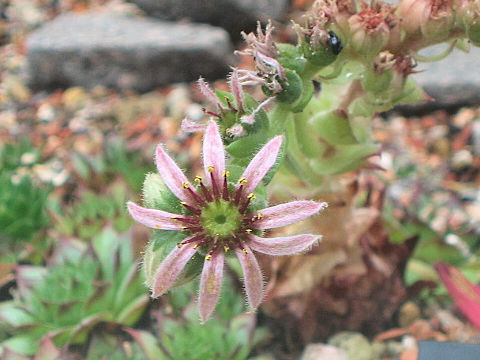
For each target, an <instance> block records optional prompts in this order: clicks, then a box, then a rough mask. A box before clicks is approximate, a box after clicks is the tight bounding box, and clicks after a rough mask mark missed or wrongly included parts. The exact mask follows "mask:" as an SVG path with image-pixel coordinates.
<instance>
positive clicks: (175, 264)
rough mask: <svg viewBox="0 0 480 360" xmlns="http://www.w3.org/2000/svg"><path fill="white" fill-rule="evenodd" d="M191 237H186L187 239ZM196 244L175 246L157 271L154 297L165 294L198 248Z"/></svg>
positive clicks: (153, 288)
mask: <svg viewBox="0 0 480 360" xmlns="http://www.w3.org/2000/svg"><path fill="white" fill-rule="evenodd" d="M188 239H189V238H186V239H185V241H187V240H188ZM193 247H194V244H186V245H183V246H182V247H180V248H179V247H178V246H175V248H174V249H173V250H172V252H171V253H170V254H168V256H167V257H166V258H165V260H163V262H162V263H161V264H160V266H159V267H158V269H157V272H156V273H155V280H154V281H153V287H152V297H153V298H156V297H159V296H160V295H163V294H164V293H165V292H166V291H167V290H168V289H169V288H170V287H171V286H172V285H173V283H174V282H175V280H177V278H178V276H179V275H180V273H181V272H182V270H183V268H184V267H185V265H186V264H187V262H188V261H189V260H190V259H191V257H192V256H193V255H194V254H195V252H196V250H195V249H194V248H193Z"/></svg>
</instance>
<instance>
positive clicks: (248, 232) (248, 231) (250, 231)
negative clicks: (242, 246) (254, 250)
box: [245, 229, 253, 235]
mask: <svg viewBox="0 0 480 360" xmlns="http://www.w3.org/2000/svg"><path fill="white" fill-rule="evenodd" d="M252 231H253V230H252V229H245V232H246V233H247V234H249V235H250V234H251V233H252Z"/></svg>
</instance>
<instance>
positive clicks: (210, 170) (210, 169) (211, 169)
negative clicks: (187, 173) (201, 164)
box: [207, 165, 215, 172]
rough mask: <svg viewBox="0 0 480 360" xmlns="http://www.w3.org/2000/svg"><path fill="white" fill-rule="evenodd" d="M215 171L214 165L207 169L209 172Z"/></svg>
mask: <svg viewBox="0 0 480 360" xmlns="http://www.w3.org/2000/svg"><path fill="white" fill-rule="evenodd" d="M213 170H215V168H214V167H213V165H210V166H209V167H207V171H208V172H213Z"/></svg>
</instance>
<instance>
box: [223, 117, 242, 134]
mask: <svg viewBox="0 0 480 360" xmlns="http://www.w3.org/2000/svg"><path fill="white" fill-rule="evenodd" d="M240 121H241V120H240ZM227 132H228V133H229V134H230V135H231V136H233V137H240V136H243V135H245V129H244V128H243V126H242V125H240V124H235V125H233V126H232V127H231V128H230V129H227Z"/></svg>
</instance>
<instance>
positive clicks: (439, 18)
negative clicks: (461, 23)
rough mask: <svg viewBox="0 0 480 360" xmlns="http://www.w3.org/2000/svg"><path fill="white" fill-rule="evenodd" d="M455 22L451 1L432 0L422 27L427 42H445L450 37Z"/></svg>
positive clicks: (425, 13)
mask: <svg viewBox="0 0 480 360" xmlns="http://www.w3.org/2000/svg"><path fill="white" fill-rule="evenodd" d="M454 21H455V16H454V12H453V7H452V1H451V0H431V1H430V2H429V3H428V6H426V8H425V10H424V14H423V19H422V22H421V25H420V28H421V31H422V35H423V36H424V37H425V38H426V39H427V40H433V41H436V42H437V41H443V40H445V39H447V38H448V36H449V35H450V33H451V31H452V29H453V25H454Z"/></svg>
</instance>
